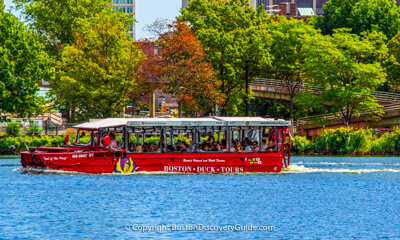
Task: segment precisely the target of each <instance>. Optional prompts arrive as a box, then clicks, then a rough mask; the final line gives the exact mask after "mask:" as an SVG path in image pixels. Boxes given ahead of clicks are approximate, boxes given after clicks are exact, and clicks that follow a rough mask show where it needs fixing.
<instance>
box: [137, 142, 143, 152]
mask: <svg viewBox="0 0 400 240" xmlns="http://www.w3.org/2000/svg"><path fill="white" fill-rule="evenodd" d="M136 152H137V153H141V152H143V150H142V146H141V145H140V144H136Z"/></svg>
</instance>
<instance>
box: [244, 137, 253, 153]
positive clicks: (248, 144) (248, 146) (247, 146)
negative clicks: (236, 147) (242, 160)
mask: <svg viewBox="0 0 400 240" xmlns="http://www.w3.org/2000/svg"><path fill="white" fill-rule="evenodd" d="M250 145H251V141H250V140H249V139H247V141H246V142H244V150H243V152H251V147H250Z"/></svg>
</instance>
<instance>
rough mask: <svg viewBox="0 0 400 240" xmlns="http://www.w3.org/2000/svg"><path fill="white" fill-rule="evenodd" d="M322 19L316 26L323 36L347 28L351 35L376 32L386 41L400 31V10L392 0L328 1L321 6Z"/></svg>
mask: <svg viewBox="0 0 400 240" xmlns="http://www.w3.org/2000/svg"><path fill="white" fill-rule="evenodd" d="M323 9H324V17H323V18H319V19H318V20H317V23H316V26H317V27H318V28H319V29H321V30H322V33H323V34H332V33H333V32H334V31H333V30H334V29H337V28H349V29H351V30H352V33H355V34H359V35H360V34H361V33H362V32H365V31H367V32H372V31H378V32H382V33H384V34H385V35H386V36H387V37H388V39H390V38H392V37H393V36H394V35H396V34H397V32H398V31H399V30H400V8H399V7H397V5H396V1H392V0H330V1H328V2H327V3H325V4H324V6H323Z"/></svg>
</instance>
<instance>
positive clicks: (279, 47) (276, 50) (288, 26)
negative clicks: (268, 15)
mask: <svg viewBox="0 0 400 240" xmlns="http://www.w3.org/2000/svg"><path fill="white" fill-rule="evenodd" d="M316 34H318V33H317V31H316V30H315V29H313V28H312V27H311V26H309V25H306V24H305V23H304V22H303V21H299V20H295V19H290V20H288V19H287V18H286V17H283V16H281V17H278V18H277V19H276V21H275V22H274V23H273V24H271V35H272V47H271V50H270V53H271V55H272V64H271V67H270V68H268V69H267V73H266V76H267V77H270V78H273V79H278V80H281V83H282V85H281V88H282V89H283V90H285V91H286V92H287V94H288V95H289V102H290V105H289V113H290V114H289V118H290V120H291V121H292V126H293V111H294V101H295V99H296V97H297V95H298V94H299V92H300V90H302V88H303V87H304V83H303V78H302V75H303V74H304V69H303V68H304V66H303V64H304V61H305V59H306V57H307V48H306V47H305V46H304V45H307V44H308V42H307V41H308V38H310V37H312V36H314V35H316ZM291 130H292V129H291Z"/></svg>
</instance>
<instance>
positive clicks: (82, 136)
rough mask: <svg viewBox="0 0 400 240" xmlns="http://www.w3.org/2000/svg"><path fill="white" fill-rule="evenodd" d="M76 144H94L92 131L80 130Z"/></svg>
mask: <svg viewBox="0 0 400 240" xmlns="http://www.w3.org/2000/svg"><path fill="white" fill-rule="evenodd" d="M74 145H79V146H90V145H92V133H91V131H87V130H79V131H78V132H77V133H76V140H75V144H74Z"/></svg>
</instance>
